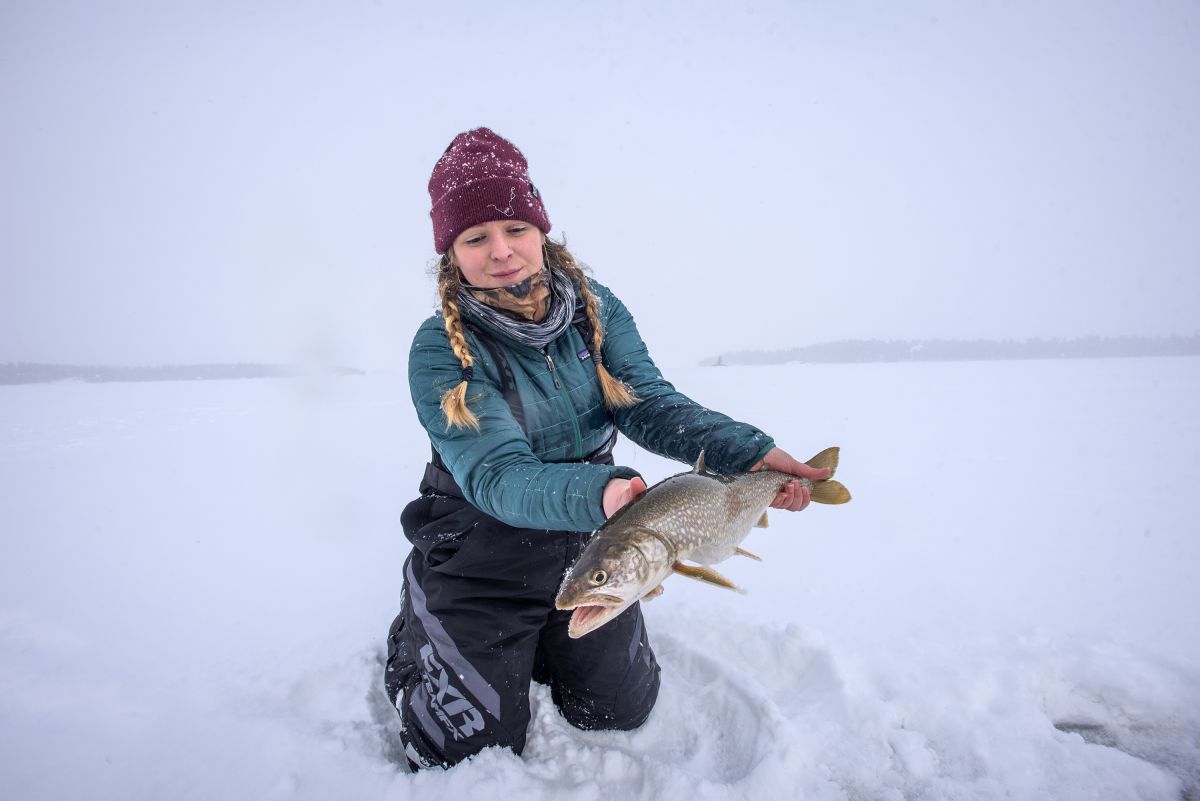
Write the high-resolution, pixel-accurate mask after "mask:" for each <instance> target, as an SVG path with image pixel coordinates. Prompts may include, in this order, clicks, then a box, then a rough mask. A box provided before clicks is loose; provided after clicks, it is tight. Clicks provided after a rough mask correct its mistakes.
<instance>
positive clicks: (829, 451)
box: [805, 445, 841, 478]
mask: <svg viewBox="0 0 1200 801" xmlns="http://www.w3.org/2000/svg"><path fill="white" fill-rule="evenodd" d="M840 451H841V449H840V448H838V447H837V446H836V445H835V446H833V447H832V448H826V449H825V450H823V451H821V452H820V453H818V454H817V455H816V456H814V457H813V458H811V459H809V460H808V461H807V462H805V464H806V465H808V466H809V467H815V468H817V469H818V470H821V469H826V468H827V469H828V470H829V475H828V476H826V478H833V474H834V473H836V472H837V467H838V454H839V452H840Z"/></svg>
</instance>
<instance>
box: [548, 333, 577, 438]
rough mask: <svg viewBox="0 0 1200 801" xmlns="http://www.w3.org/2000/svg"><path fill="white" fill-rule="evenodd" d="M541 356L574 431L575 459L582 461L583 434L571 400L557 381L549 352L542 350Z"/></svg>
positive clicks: (556, 372)
mask: <svg viewBox="0 0 1200 801" xmlns="http://www.w3.org/2000/svg"><path fill="white" fill-rule="evenodd" d="M542 356H544V357H545V359H546V367H548V368H549V369H550V378H552V379H553V380H554V388H555V389H557V390H558V394H559V395H561V396H562V399H563V403H564V404H565V405H566V407H567V416H568V417H570V418H571V428H573V429H574V430H575V458H576V459H582V458H583V433H582V432H581V431H580V430H579V418H578V417H576V416H575V407H574V406H573V405H572V404H571V398H570V397H569V396H568V395H567V391H566V390H565V389H563V385H562V384H560V383H559V381H558V368H556V367H555V366H554V359H552V358H550V351H549V350H547V349H546V348H542Z"/></svg>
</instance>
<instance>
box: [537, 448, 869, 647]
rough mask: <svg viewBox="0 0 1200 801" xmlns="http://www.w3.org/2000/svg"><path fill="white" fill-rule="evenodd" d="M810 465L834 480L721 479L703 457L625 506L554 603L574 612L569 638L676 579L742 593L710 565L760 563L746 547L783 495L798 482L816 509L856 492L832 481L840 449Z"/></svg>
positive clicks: (756, 475) (769, 473) (775, 475)
mask: <svg viewBox="0 0 1200 801" xmlns="http://www.w3.org/2000/svg"><path fill="white" fill-rule="evenodd" d="M806 464H808V465H809V466H810V467H818V468H826V467H827V468H829V477H828V478H826V479H824V480H822V481H810V480H809V479H807V478H800V477H798V476H794V475H791V474H789V473H780V472H777V471H775V470H760V471H756V472H753V473H738V474H736V475H730V476H720V475H715V474H712V473H708V472H706V471H705V469H704V453H703V452H701V453H700V458H699V459H698V460H697V461H696V466H695V467H694V468H693V469H692V470H691V471H690V472H687V473H680V474H679V475H675V476H671V477H670V478H667V479H664V480H662V481H660V482H659V483H657V484H655V485H654V486H653V487H651V488H650V489H648V490H646V492H645V494H644V495H642V496H641V497H639V498H637V499H636V500H634V501H633V502H631V503H629V504H626V505H625V506H624V507H623V508H621V509H620V510H619V511H617V513H616V514H614V515H613V516H612V517H611V518H609V519H608V520H607V521H606V522H605V523H604V525H603V526H601V527H600V528H599V529H597V530H596V533H595V535H594V536H593V537H592V539H591V541H590V542H589V543H588V545H587V547H586V548H584V550H583V553H582V554H580V556H579V559H578V560H576V562H575V564H574V565H572V566H571V568H570V570H568V571H567V574H566V576H565V577H564V578H563V583H562V586H561V587H560V588H559V591H558V596H557V597H556V598H555V602H554V603H555V606H556V607H558V608H559V609H564V610H567V609H574V610H575V612H574V614H572V615H571V622H570V624H569V626H568V629H567V633H568V634H569V635H570V636H571V637H572V638H578V637H582V636H583V635H585V634H587V633H588V632H591V631H595V630H596V629H598V628H600V627H601V626H603V625H604V624H605V623H607V622H608V621H610V620H612V619H613V618H615V617H616V616H617V615H619V614H621V613H622V612H624V611H625V610H626V609H627V608H629V607H630V606H632V605H633V603H634V602H635V601H637V600H638V599H639V598H641V597H642V596H644V595H646V594H647V593H648V592H650V591H651V590H654V589H655V588H656V587H658V586H659V585H660V584H661V583H662V582H663V581H664V580H665V579H666V578H667V577H668V576H670V575H671V574H672V573H679V574H681V575H684V576H688V577H690V578H694V579H699V580H700V581H707V582H709V583H711V584H715V585H717V586H720V587H728V588H729V589H732V590H737V591H739V592H740V591H741V590H740V589H739V588H738V587H737V585H735V584H734V583H733V582H731V581H730V580H729V579H727V578H725V577H724V576H722V575H721V574H720V573H717V572H716V571H715V570H713V569H712V568H711V567H709V565H714V564H717V563H718V562H721V561H724V560H725V559H728V558H729V557H730V556H733V555H734V554H741V555H742V556H747V557H750V558H751V559H758V557H757V556H755V555H754V554H752V553H750V552H749V551H745V550H742V548H741V547H739V546H740V544H741V542H742V540H743V539H745V537H746V535H747V534H749V533H750V530H751V529H752V528H755V527H764V528H765V527H766V525H767V509H768V508H770V505H771V501H773V500H775V496H776V495H777V494H778V492H779V490H781V489H783V487H784V486H786V485H787V484H788V483H789V482H792V481H799V482H800V483H801V484H802V485H804V486H806V487H808V488H809V491H810V493H811V496H812V499H813V500H814V501H816V502H817V503H846V502H847V501H849V500H850V493H849V491H848V490H847V489H846V488H845V487H844V486H842V485H841V483H839V482H837V481H833V480H831V479H832V478H833V473H834V471H836V470H837V464H838V449H837V448H826V449H825V450H823V451H821V452H820V453H818V454H817V455H816V456H814V457H813V458H812V459H809V460H808V462H806ZM687 561H690V562H695V563H697V564H692V565H689V564H685V562H687ZM759 561H761V560H759Z"/></svg>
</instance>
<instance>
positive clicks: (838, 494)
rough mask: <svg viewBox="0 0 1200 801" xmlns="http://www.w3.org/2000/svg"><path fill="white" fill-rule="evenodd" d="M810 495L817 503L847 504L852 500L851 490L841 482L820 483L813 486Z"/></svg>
mask: <svg viewBox="0 0 1200 801" xmlns="http://www.w3.org/2000/svg"><path fill="white" fill-rule="evenodd" d="M810 494H811V497H812V499H813V500H814V501H816V502H817V503H846V502H848V501H849V500H850V490H848V489H846V488H845V487H844V486H842V483H841V482H840V481H828V480H826V481H818V482H817V483H816V484H813V488H812V491H811V493H810Z"/></svg>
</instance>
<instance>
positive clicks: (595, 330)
mask: <svg viewBox="0 0 1200 801" xmlns="http://www.w3.org/2000/svg"><path fill="white" fill-rule="evenodd" d="M544 247H545V250H546V258H547V260H548V261H550V262H553V264H555V265H556V266H557V267H559V268H561V269H562V271H563V272H564V273H566V274H567V275H569V276H570V277H571V279H572V280H574V281H575V283H576V284H577V285H578V286H579V294H580V295H581V296H582V297H583V307H584V311H585V312H586V313H587V317H588V320H589V321H590V322H591V324H592V348H593V351H592V352H593V353H595V354H597V355H598V356H600V357H601V358H600V359H597V360H596V375H597V376H599V378H600V390H601V391H602V392H603V393H604V402H605V403H606V404H607V405H608V408H610V409H627V408H629V407H630V406H636V405H637V403H638V396H637V395H636V394H635V393H634V391H633V390H632V389H631V388H630V387H629V386H628V385H627V384H626V383H625V382H623V381H621V380H619V379H617V378H614V377H613V375H612V374H611V373H609V372H608V368H607V367H605V366H604V362H603V361H602V359H603V356H604V351H603V350H602V346H603V344H604V328H603V326H601V325H600V311H599V305H600V304H598V303H597V302H596V296H595V295H594V294H592V290H591V287H590V286H589V285H588V280H587V276H585V275H584V273H583V268H581V267H580V266H579V264H578V263H577V262H576V261H575V257H574V256H572V255H571V252H570V251H569V250H567V247H566V245H565V244H559V243H558V242H555V241H554V240H552V239H550V238H549V237H547V238H546V241H545V245H544Z"/></svg>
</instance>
